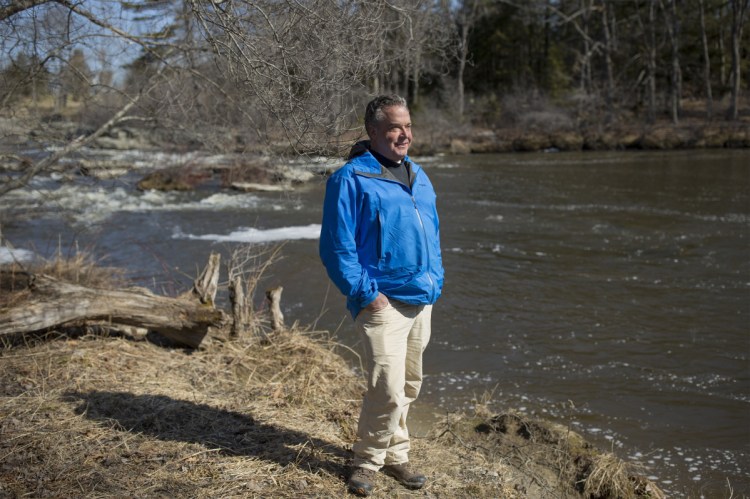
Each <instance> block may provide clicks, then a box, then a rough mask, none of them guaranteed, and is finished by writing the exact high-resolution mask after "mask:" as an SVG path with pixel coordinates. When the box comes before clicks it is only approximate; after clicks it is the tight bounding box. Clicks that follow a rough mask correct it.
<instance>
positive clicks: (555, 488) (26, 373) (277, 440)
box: [0, 331, 661, 498]
mask: <svg viewBox="0 0 750 499" xmlns="http://www.w3.org/2000/svg"><path fill="white" fill-rule="evenodd" d="M336 348H337V346H336V345H335V344H333V343H331V342H330V341H329V340H328V339H327V336H326V335H325V334H324V333H319V332H312V331H292V332H288V333H285V334H283V335H280V336H277V337H275V338H274V339H273V340H272V341H271V342H270V343H267V344H259V343H252V342H239V343H222V344H220V345H218V346H215V347H213V348H211V349H206V350H201V351H189V350H182V349H174V348H164V347H162V346H158V345H155V344H153V343H151V342H149V341H146V340H143V339H141V340H134V339H132V338H127V337H110V338H103V337H97V336H92V335H86V336H83V337H78V338H74V337H69V336H60V337H58V338H56V339H54V340H52V341H46V342H42V343H38V344H36V345H33V346H28V347H22V348H13V349H6V350H4V351H3V352H2V354H0V356H1V357H2V362H1V364H2V368H1V369H2V372H1V374H0V379H2V387H3V388H2V398H1V399H0V414H1V415H2V423H0V435H2V439H0V442H2V443H0V451H1V452H2V456H4V457H3V458H2V466H1V467H0V492H2V494H3V495H7V497H22V496H25V495H29V494H31V495H34V496H36V497H48V496H54V497H92V496H96V497H122V496H131V497H196V498H197V497H299V496H300V495H304V496H308V497H331V496H343V495H345V479H346V475H347V467H346V463H347V460H348V458H349V448H350V445H351V443H352V440H353V436H354V432H355V428H356V416H357V413H358V403H359V402H358V401H359V399H360V395H361V390H362V383H361V379H360V378H359V377H358V376H356V375H355V374H354V373H353V372H352V370H351V369H350V368H349V367H348V366H347V365H346V364H345V363H344V362H343V361H342V359H341V357H339V356H338V355H337V354H336V353H335V350H336ZM484 416H485V417H482V415H481V414H476V415H453V416H451V417H450V419H449V420H446V421H444V422H443V423H442V424H440V425H439V426H438V427H436V428H434V429H433V430H432V431H431V432H430V433H429V434H428V435H426V436H422V437H418V438H415V440H414V449H413V452H412V456H413V457H412V460H413V462H415V463H416V464H418V465H419V466H420V467H421V468H422V469H424V470H425V471H426V473H427V475H428V477H429V484H428V486H427V487H426V489H425V490H424V491H423V492H420V493H414V492H408V491H406V490H405V489H402V488H401V487H400V486H399V485H398V484H396V483H395V482H394V481H393V480H391V479H389V478H387V477H385V476H382V477H379V478H378V481H377V485H376V493H375V494H374V497H395V496H413V495H426V496H428V497H450V498H457V497H467V498H468V497H505V498H511V497H561V498H568V497H582V495H581V494H580V493H579V490H580V491H583V490H587V491H589V492H591V491H594V490H598V491H599V493H598V494H597V495H596V497H661V496H660V493H659V492H658V489H657V488H656V487H655V486H654V485H653V484H651V483H649V482H648V481H647V480H645V479H643V478H637V477H636V476H635V475H633V474H632V470H629V466H628V465H627V463H625V462H622V461H620V460H619V459H617V458H615V457H614V456H612V455H610V454H606V453H601V452H599V451H597V450H595V449H593V448H592V447H591V446H590V445H588V444H587V443H585V442H584V441H583V439H581V438H580V436H578V435H576V434H575V433H573V432H568V431H567V430H565V429H562V428H558V427H555V426H553V425H549V426H545V424H544V423H540V422H530V421H526V420H524V419H521V418H518V417H516V416H507V415H506V416H499V417H496V418H494V419H493V418H489V417H486V416H487V415H484ZM631 476H632V477H633V478H630V477H631ZM577 480H583V482H581V483H576V481H577ZM631 484H632V485H634V486H632V487H631V486H630V485H631ZM623 487H625V488H623ZM628 490H630V491H631V492H630V493H628V492H627V491H628ZM649 491H650V492H649ZM583 497H588V495H583Z"/></svg>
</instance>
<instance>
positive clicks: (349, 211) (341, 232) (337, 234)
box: [319, 175, 378, 308]
mask: <svg viewBox="0 0 750 499" xmlns="http://www.w3.org/2000/svg"><path fill="white" fill-rule="evenodd" d="M356 193H357V191H356V184H355V180H354V179H352V178H351V177H346V176H339V175H334V176H332V177H330V178H329V179H328V182H327V184H326V194H325V201H324V202H323V222H322V228H321V231H320V248H319V250H320V259H321V260H322V261H323V265H324V266H325V268H326V271H327V272H328V276H329V277H330V278H331V280H332V281H333V283H334V284H335V285H336V287H338V288H339V290H340V291H341V292H342V293H343V294H344V295H345V296H346V297H347V299H348V300H349V301H351V302H353V303H356V304H358V305H359V308H364V307H366V306H367V305H369V304H370V303H371V302H372V301H373V300H375V298H376V297H377V296H378V286H377V283H376V282H375V281H374V280H373V279H370V276H369V275H368V274H367V272H366V271H365V269H364V268H363V267H362V265H361V264H360V263H359V258H358V255H357V244H356V234H357V220H358V218H359V217H358V215H359V214H358V211H359V210H358V203H357V195H356Z"/></svg>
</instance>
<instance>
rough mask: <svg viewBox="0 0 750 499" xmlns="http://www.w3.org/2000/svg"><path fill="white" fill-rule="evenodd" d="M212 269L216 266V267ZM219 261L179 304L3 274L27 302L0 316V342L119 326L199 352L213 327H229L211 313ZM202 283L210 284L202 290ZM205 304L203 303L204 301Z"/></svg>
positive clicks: (142, 292) (144, 294)
mask: <svg viewBox="0 0 750 499" xmlns="http://www.w3.org/2000/svg"><path fill="white" fill-rule="evenodd" d="M212 263H213V264H215V265H213V266H212ZM218 273H219V266H218V259H212V260H211V261H209V264H208V266H207V267H206V270H205V271H204V274H205V275H206V278H205V279H203V280H201V279H199V280H197V281H196V283H195V287H194V288H193V290H192V291H191V292H189V293H186V294H184V295H183V296H180V297H178V298H168V297H165V296H157V295H154V294H153V293H151V292H150V291H148V290H146V289H141V288H134V289H126V290H110V289H95V288H88V287H85V286H80V285H78V284H71V283H67V282H63V281H59V280H57V279H55V278H53V277H50V276H47V275H33V274H28V273H25V272H21V273H18V272H16V273H15V274H13V275H12V276H11V274H10V272H7V271H6V272H3V273H2V279H3V281H4V282H7V281H9V280H11V279H12V280H14V281H15V282H18V281H19V278H20V279H22V280H25V284H26V286H25V287H26V288H27V289H28V292H29V296H28V298H27V299H24V301H23V302H22V303H21V305H20V306H18V307H11V308H7V309H4V310H2V312H0V336H2V335H12V334H22V333H30V332H35V331H45V330H49V329H52V328H57V327H69V326H85V325H90V324H96V325H100V324H101V322H102V321H105V322H107V323H110V324H115V325H127V326H135V327H140V328H145V329H148V330H151V331H154V332H157V333H159V334H161V335H163V336H166V337H167V338H169V339H171V340H173V341H175V342H178V343H180V344H183V345H187V346H189V347H193V348H197V347H198V346H199V345H200V344H201V341H202V340H203V338H204V337H205V336H206V334H207V333H208V329H209V328H210V327H222V326H223V325H224V323H225V321H226V318H225V315H224V313H223V312H222V311H221V310H217V309H215V308H214V307H213V301H214V296H213V295H212V294H211V293H212V292H213V293H215V292H216V290H215V288H213V291H212V290H211V286H210V283H211V282H214V277H213V275H214V274H215V275H216V276H218ZM203 282H207V283H209V287H208V288H202V287H201V285H202V283H203ZM203 300H205V301H203Z"/></svg>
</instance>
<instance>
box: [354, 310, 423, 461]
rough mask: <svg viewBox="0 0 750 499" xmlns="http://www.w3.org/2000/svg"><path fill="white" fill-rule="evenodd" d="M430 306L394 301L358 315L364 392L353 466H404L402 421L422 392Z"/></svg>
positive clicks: (405, 442) (405, 448) (406, 437)
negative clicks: (363, 362) (365, 385)
mask: <svg viewBox="0 0 750 499" xmlns="http://www.w3.org/2000/svg"><path fill="white" fill-rule="evenodd" d="M431 316H432V305H407V304H406V303H401V302H398V301H391V303H390V304H389V305H388V306H387V307H385V308H384V309H382V310H378V311H377V312H370V311H368V310H363V311H362V312H360V314H359V315H358V316H357V319H356V320H355V324H356V327H357V330H358V331H359V332H360V333H361V334H362V335H363V340H364V344H365V354H366V356H365V357H366V359H365V360H366V367H367V372H368V386H367V393H366V394H365V398H364V401H363V403H362V412H361V413H360V416H359V426H358V428H357V437H358V440H357V442H356V443H355V444H354V446H353V448H352V450H353V451H354V454H355V458H354V460H353V462H352V465H353V466H359V467H362V468H368V469H371V470H374V471H377V470H379V469H380V468H381V467H382V466H383V465H385V464H401V463H405V462H407V461H408V460H409V457H408V453H409V430H408V429H407V427H406V415H407V413H408V412H409V404H411V403H412V402H413V401H414V400H415V399H416V398H417V395H419V389H420V388H421V386H422V352H424V349H425V348H426V347H427V343H428V342H429V341H430V318H431Z"/></svg>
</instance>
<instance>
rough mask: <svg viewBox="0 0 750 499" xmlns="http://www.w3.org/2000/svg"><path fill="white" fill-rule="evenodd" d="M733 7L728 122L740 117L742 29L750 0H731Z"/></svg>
mask: <svg viewBox="0 0 750 499" xmlns="http://www.w3.org/2000/svg"><path fill="white" fill-rule="evenodd" d="M730 3H731V5H732V47H731V48H732V85H731V91H732V95H731V98H730V101H729V110H728V111H727V119H728V120H732V121H734V120H736V119H737V117H738V116H739V105H738V104H739V98H740V83H741V74H740V73H741V67H740V43H741V41H742V27H743V25H744V22H745V14H746V13H747V8H748V4H750V0H731V2H730Z"/></svg>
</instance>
